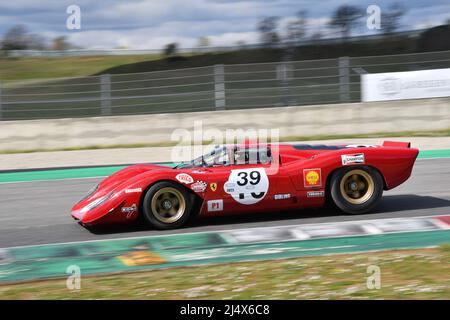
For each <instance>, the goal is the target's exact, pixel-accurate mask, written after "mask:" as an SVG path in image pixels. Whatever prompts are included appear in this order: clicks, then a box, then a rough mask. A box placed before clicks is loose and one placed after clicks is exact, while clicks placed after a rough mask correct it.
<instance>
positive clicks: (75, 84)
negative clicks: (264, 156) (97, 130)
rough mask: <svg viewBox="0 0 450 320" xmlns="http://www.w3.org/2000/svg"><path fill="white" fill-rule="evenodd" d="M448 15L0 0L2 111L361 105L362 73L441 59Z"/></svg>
mask: <svg viewBox="0 0 450 320" xmlns="http://www.w3.org/2000/svg"><path fill="white" fill-rule="evenodd" d="M449 12H450V5H449V4H448V2H447V1H439V0H434V1H408V2H392V1H378V2H377V3H372V2H368V1H323V2H321V3H320V4H316V3H314V2H313V1H289V0H279V1H264V0H261V1H258V0H253V1H221V0H208V1H207V0H198V1H192V3H191V2H189V4H188V3H187V2H185V1H176V0H174V1H167V2H159V1H128V2H127V3H126V4H125V3H123V2H121V1H108V2H107V3H105V4H99V3H95V2H93V1H78V2H77V3H76V4H73V3H72V2H67V1H58V2H56V1H41V2H39V3H36V2H34V1H23V0H22V1H17V2H14V3H7V2H5V3H3V4H1V5H0V37H1V51H0V55H1V58H0V81H1V82H0V88H1V90H0V96H1V98H0V101H1V102H0V105H1V107H0V119H1V120H21V119H41V118H64V117H87V116H101V115H124V114H144V113H162V112H164V113H166V112H187V111H213V110H217V109H219V110H223V109H226V110H229V109H245V108H259V107H281V106H299V105H311V104H328V103H343V102H359V101H361V100H362V93H361V78H362V77H361V75H363V74H369V73H385V72H399V71H414V70H426V69H439V68H447V67H449V65H450V61H449V59H450V55H449V52H448V50H450V41H449V39H450V26H449V23H450V13H449ZM391 85H392V83H391Z"/></svg>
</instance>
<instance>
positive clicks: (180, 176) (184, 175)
mask: <svg viewBox="0 0 450 320" xmlns="http://www.w3.org/2000/svg"><path fill="white" fill-rule="evenodd" d="M175 178H176V179H177V180H178V181H180V182H181V183H185V184H191V183H193V182H194V178H192V177H191V176H190V175H188V174H187V173H179V174H177V175H176V177H175Z"/></svg>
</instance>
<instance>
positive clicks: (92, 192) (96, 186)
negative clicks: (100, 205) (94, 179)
mask: <svg viewBox="0 0 450 320" xmlns="http://www.w3.org/2000/svg"><path fill="white" fill-rule="evenodd" d="M99 186H100V183H97V184H96V185H95V186H93V187H92V188H91V189H89V191H88V192H87V194H86V195H85V196H84V197H83V198H82V199H81V200H80V201H78V202H81V201H83V200H85V199H87V198H89V197H90V196H92V194H94V192H95V191H97V189H98V187H99Z"/></svg>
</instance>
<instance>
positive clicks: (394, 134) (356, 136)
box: [0, 128, 450, 154]
mask: <svg viewBox="0 0 450 320" xmlns="http://www.w3.org/2000/svg"><path fill="white" fill-rule="evenodd" d="M449 136H450V128H449V129H443V130H433V131H401V132H387V133H386V132H378V133H368V134H340V135H331V134H330V135H311V136H286V137H280V142H290V141H314V140H335V139H365V138H389V137H449ZM202 143H203V145H207V144H210V143H211V141H203V142H202ZM175 145H178V142H151V143H145V142H143V143H130V144H109V145H91V146H83V147H67V148H37V149H24V150H0V154H12V153H33V152H52V151H76V150H96V149H118V148H148V147H172V146H175Z"/></svg>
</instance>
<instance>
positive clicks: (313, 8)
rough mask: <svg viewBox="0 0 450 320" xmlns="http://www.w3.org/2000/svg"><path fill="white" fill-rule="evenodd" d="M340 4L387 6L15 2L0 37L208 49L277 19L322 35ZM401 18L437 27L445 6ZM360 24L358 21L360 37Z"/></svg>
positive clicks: (204, 0)
mask: <svg viewBox="0 0 450 320" xmlns="http://www.w3.org/2000/svg"><path fill="white" fill-rule="evenodd" d="M74 3H75V4H77V5H78V6H80V7H81V11H82V20H81V21H82V25H81V26H82V29H81V30H80V31H69V30H67V29H66V28H65V25H66V18H67V13H66V8H67V6H69V5H71V4H74ZM343 3H348V4H351V5H357V6H359V7H361V8H363V9H364V8H365V7H367V6H368V5H370V4H374V3H376V4H378V5H379V6H380V7H381V8H382V10H385V9H387V8H388V7H389V6H390V5H391V3H392V1H389V0H375V1H373V0H347V1H343V0H323V1H320V2H318V1H313V0H189V1H188V0H127V1H123V0H107V1H94V0H59V1H55V0H40V1H35V0H17V1H4V2H2V3H1V4H0V34H2V33H4V32H5V31H6V30H7V29H8V28H10V27H12V26H13V25H15V24H18V23H20V24H24V25H26V26H27V27H28V29H29V30H30V31H31V32H33V33H39V34H41V35H44V36H47V37H55V36H57V35H66V36H67V37H68V38H69V40H70V41H72V42H73V43H74V44H76V45H78V46H82V47H85V48H114V47H117V46H124V45H126V46H128V47H129V48H135V49H150V48H154V49H159V48H162V47H163V46H164V45H165V44H167V43H169V42H178V43H179V44H180V45H181V46H182V47H192V46H194V45H195V44H196V43H197V39H198V38H199V37H201V36H208V37H209V38H210V40H211V42H212V45H216V46H224V45H232V44H234V43H235V42H236V41H245V42H247V43H254V42H257V41H258V38H259V37H258V34H257V30H256V24H257V21H258V19H259V18H260V17H262V16H279V17H280V18H281V19H280V30H281V31H282V32H284V27H285V25H286V23H287V22H288V21H289V20H292V19H293V18H295V14H296V13H297V12H298V11H300V10H302V9H304V10H306V11H307V12H308V18H309V27H308V28H309V31H310V33H312V32H314V31H315V30H320V31H323V30H327V27H326V26H327V22H328V20H329V17H330V16H331V14H332V12H333V10H334V9H335V8H337V7H338V6H339V5H342V4H343ZM405 6H406V8H407V12H406V14H405V16H404V17H403V18H402V26H403V28H404V29H408V28H409V29H412V28H417V27H420V26H429V25H430V24H431V25H437V24H439V23H441V22H444V21H445V20H446V19H447V18H450V14H447V13H448V12H450V4H448V0H445V1H444V0H433V1H426V0H410V1H408V2H407V3H405ZM364 26H365V22H364V20H362V21H361V28H360V29H359V30H358V31H359V32H360V33H366V32H367V30H364Z"/></svg>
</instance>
